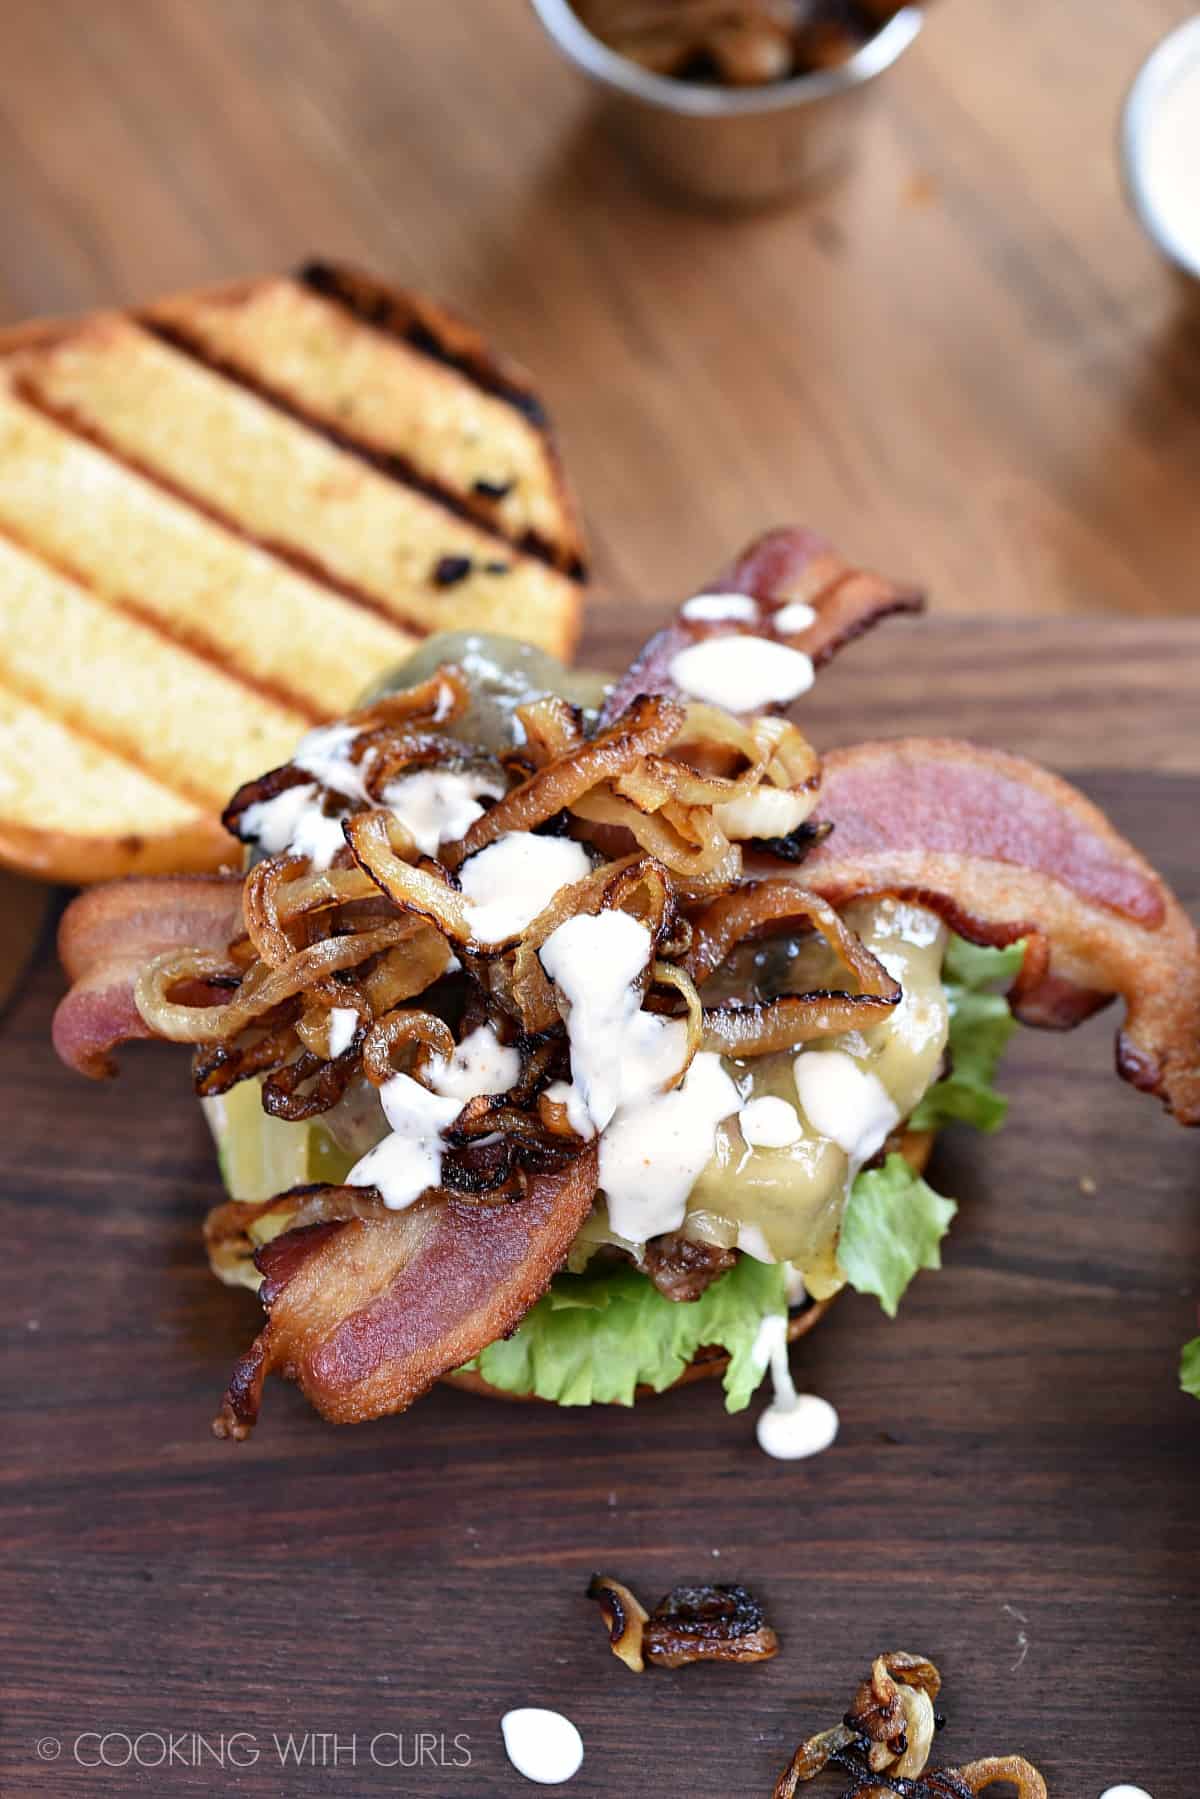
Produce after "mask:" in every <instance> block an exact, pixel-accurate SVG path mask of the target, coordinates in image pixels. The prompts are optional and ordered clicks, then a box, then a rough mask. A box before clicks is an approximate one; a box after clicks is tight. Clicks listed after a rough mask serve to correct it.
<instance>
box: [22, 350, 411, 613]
mask: <svg viewBox="0 0 1200 1799" xmlns="http://www.w3.org/2000/svg"><path fill="white" fill-rule="evenodd" d="M13 392H14V393H15V394H16V396H17V398H18V399H19V400H23V401H24V403H25V404H26V405H27V406H32V407H33V408H34V410H35V411H37V412H40V413H41V414H42V416H43V417H44V418H48V419H50V420H52V421H53V423H54V424H56V425H58V426H59V427H60V428H61V429H62V430H64V431H70V432H71V433H73V435H74V436H76V437H80V438H82V439H83V440H84V441H85V442H86V443H90V444H92V445H93V446H94V447H95V448H96V449H98V450H102V451H103V452H104V454H105V455H106V456H111V458H112V460H113V461H114V462H119V463H120V464H121V465H122V467H124V468H127V469H131V470H132V471H133V473H134V474H136V475H140V476H141V477H142V479H143V480H145V481H151V482H153V483H154V485H155V486H156V487H159V488H161V489H162V491H163V492H164V493H168V494H170V495H171V497H172V499H175V500H181V501H182V502H183V503H184V505H186V506H190V507H191V508H192V509H193V511H195V512H199V513H202V514H203V516H204V517H205V518H206V519H208V520H209V521H210V523H212V524H214V525H219V526H220V527H221V529H222V530H223V531H228V532H229V534H230V535H231V536H233V537H238V538H240V539H241V540H242V542H243V543H247V544H251V545H253V547H254V548H255V549H256V550H261V551H262V552H263V554H264V555H267V556H273V557H274V558H275V560H276V561H277V562H283V563H286V564H287V566H288V567H289V568H292V569H295V571H296V573H297V574H299V575H303V576H304V577H305V578H306V579H307V580H309V581H314V582H316V583H317V584H318V585H319V586H321V587H325V588H327V589H328V590H329V591H330V592H331V593H335V594H337V595H338V597H339V598H340V599H343V600H347V601H349V602H350V604H351V605H353V606H362V607H363V608H365V610H366V611H368V612H373V613H374V614H375V615H376V617H377V618H382V619H384V620H386V621H387V623H388V624H390V625H395V626H397V627H398V628H399V629H400V630H402V631H411V632H412V634H413V636H414V637H428V636H429V634H430V631H431V629H432V628H433V627H432V626H430V625H428V624H426V623H425V621H424V620H423V619H420V618H417V617H416V616H415V615H414V614H412V613H409V612H407V611H403V610H402V609H401V608H398V607H396V606H395V605H391V604H389V605H384V603H383V601H382V600H379V599H377V598H376V596H375V595H374V594H372V593H369V592H368V591H367V589H366V588H364V587H359V586H357V585H356V584H355V583H354V582H353V581H347V580H346V579H345V578H344V577H343V576H341V575H336V574H334V572H333V571H332V569H329V568H327V567H326V566H325V564H324V563H322V562H321V561H319V560H318V558H317V557H315V556H310V555H309V554H308V553H307V552H306V551H304V550H300V549H296V548H295V547H294V546H293V545H292V544H288V543H283V542H281V541H280V540H279V539H278V538H274V537H268V536H266V535H265V534H264V533H261V532H258V531H253V530H251V529H250V527H249V526H248V525H245V524H243V523H242V521H241V520H240V519H239V518H237V517H235V516H234V514H233V513H231V512H227V511H225V509H224V508H223V507H221V506H217V505H214V504H213V502H212V501H211V500H208V499H205V498H204V497H203V496H202V495H200V494H197V493H194V492H193V491H192V490H191V489H189V488H187V487H185V486H184V485H183V483H182V482H180V481H176V480H175V479H174V477H173V476H171V475H168V474H166V473H165V472H164V471H163V470H162V469H160V468H158V467H156V465H155V464H154V463H153V462H149V461H147V459H146V458H145V457H143V456H136V455H134V454H132V453H131V452H130V451H128V450H126V449H124V448H123V447H122V446H120V445H119V444H117V443H116V441H115V440H114V439H113V438H112V437H111V436H110V434H109V433H108V432H107V431H105V429H104V427H103V426H102V425H100V424H98V423H96V422H95V421H94V420H92V419H89V418H85V417H84V416H83V415H82V414H81V413H80V412H79V411H78V410H77V408H76V407H74V406H69V405H64V404H63V403H62V402H61V401H58V400H53V399H51V398H50V397H49V395H47V394H46V393H44V392H43V391H42V389H41V388H40V387H39V385H38V382H37V375H36V369H35V368H26V369H21V370H19V371H18V372H17V374H16V375H15V377H14V379H13Z"/></svg>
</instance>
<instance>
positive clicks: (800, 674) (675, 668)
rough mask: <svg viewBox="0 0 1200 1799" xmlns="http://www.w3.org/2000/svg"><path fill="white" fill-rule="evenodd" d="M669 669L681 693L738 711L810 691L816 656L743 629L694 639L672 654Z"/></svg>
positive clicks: (766, 706) (759, 708)
mask: <svg viewBox="0 0 1200 1799" xmlns="http://www.w3.org/2000/svg"><path fill="white" fill-rule="evenodd" d="M670 675H671V680H672V681H673V683H674V684H675V686H676V687H678V688H679V690H680V692H681V693H686V694H690V695H691V697H692V698H693V699H697V700H706V701H707V702H708V704H709V705H712V706H723V707H725V708H726V710H727V711H729V712H736V713H747V712H765V711H767V710H768V709H769V708H770V707H771V706H785V705H787V704H788V702H789V701H791V700H794V699H796V698H797V697H798V696H799V695H800V694H802V693H807V692H808V689H809V688H810V687H811V686H812V684H813V678H814V676H813V665H812V660H811V658H810V657H808V656H806V655H804V653H803V652H802V651H801V650H793V649H789V647H788V646H787V644H783V643H776V642H775V641H774V640H773V639H772V638H769V637H752V636H748V635H743V634H740V633H739V634H732V633H731V634H723V635H721V636H719V637H705V638H702V639H701V640H700V642H699V643H692V644H689V645H688V646H687V648H686V649H683V650H680V651H679V652H678V653H677V654H676V655H675V656H673V657H672V658H671V667H670Z"/></svg>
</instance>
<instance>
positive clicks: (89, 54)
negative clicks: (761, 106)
mask: <svg viewBox="0 0 1200 1799" xmlns="http://www.w3.org/2000/svg"><path fill="white" fill-rule="evenodd" d="M1191 10H1192V8H1191V6H1190V5H1189V4H1187V0H1056V3H1055V4H1047V0H943V3H942V4H940V5H938V7H937V8H936V9H935V10H934V11H933V12H931V15H930V18H929V21H928V24H927V27H926V30H925V32H924V34H923V36H922V38H921V40H919V42H918V44H917V45H916V47H915V48H914V49H913V51H912V52H911V53H910V54H909V56H908V57H907V58H905V59H904V61H903V62H902V64H901V65H900V66H899V67H898V68H897V69H896V70H895V71H893V72H892V74H891V75H889V77H888V78H887V80H886V83H884V84H881V86H880V89H879V101H880V104H879V107H878V109H877V113H876V115H875V117H874V118H873V119H871V121H870V123H869V126H868V129H867V130H866V132H865V133H864V139H863V144H862V155H861V159H860V163H859V167H858V169H857V171H856V173H855V175H854V177H853V178H852V179H851V180H850V181H849V182H848V183H847V184H846V185H844V186H843V187H841V188H840V189H839V190H837V191H836V192H834V193H832V194H830V195H829V196H828V197H826V198H824V199H822V200H821V201H820V202H819V203H818V204H815V205H812V206H809V207H807V208H803V209H800V210H796V211H784V212H780V213H776V214H773V215H771V216H766V217H757V218H749V219H741V220H733V221H731V220H724V219H714V218H711V217H699V216H689V215H687V214H684V213H679V212H671V211H668V210H665V209H664V208H663V207H661V206H660V205H659V204H658V203H657V202H656V201H655V200H654V199H653V197H652V196H650V195H648V194H646V193H644V192H642V191H640V189H639V185H638V183H637V181H636V179H635V178H634V177H633V176H631V174H630V172H629V171H628V170H627V168H626V167H625V165H624V164H623V162H622V159H621V157H620V155H619V154H618V153H617V152H616V150H615V149H614V148H613V147H612V146H611V145H610V144H609V143H608V142H607V141H606V139H605V138H604V136H603V133H601V132H600V131H598V130H597V129H596V126H595V121H594V117H593V111H592V106H591V102H590V97H589V95H588V93H587V92H586V91H585V90H584V89H583V88H582V87H581V86H579V85H577V84H576V82H575V80H574V79H573V78H572V76H571V75H570V73H569V71H568V70H567V69H566V68H565V67H564V66H563V65H561V64H560V62H559V61H558V58H557V54H556V52H555V51H554V50H553V49H552V48H551V46H550V45H549V43H548V42H547V41H546V40H545V39H544V38H543V36H542V34H541V30H540V27H539V26H538V25H537V23H536V22H535V20H534V19H533V18H532V16H531V15H530V13H529V11H528V9H527V7H526V5H525V4H523V3H522V0H443V3H442V4H433V3H430V4H422V3H421V0H6V4H5V6H4V8H3V13H4V21H3V35H2V43H0V219H3V222H4V228H3V230H2V231H0V321H10V320H15V319H17V318H19V317H22V316H23V315H25V314H28V313H34V312H42V311H64V310H73V309H79V308H84V307H90V306H94V305H97V304H101V303H105V302H111V301H114V300H134V299H141V298H145V297H146V296H147V295H148V294H151V293H154V292H157V291H161V290H165V289H171V288H177V287H181V286H186V285H189V284H193V283H197V282H205V281H211V280H214V279H217V278H223V277H226V276H230V275H235V274H243V273H246V272H249V271H255V270H259V269H266V268H273V267H285V266H289V265H291V264H293V263H294V262H296V261H297V260H298V259H299V258H301V257H303V256H305V255H307V254H310V253H312V252H314V251H319V252H322V253H325V254H327V255H330V256H344V257H349V258H355V259H358V260H360V261H362V262H364V263H366V264H368V265H369V266H371V267H373V268H375V269H377V270H378V271H379V272H380V273H382V274H385V275H388V276H390V277H392V278H394V279H396V280H398V281H401V282H409V283H412V284H414V285H417V286H421V287H424V288H427V289H429V290H431V291H433V292H435V293H437V294H440V295H441V296H442V297H443V298H445V299H447V300H449V301H451V302H452V303H454V304H455V305H457V306H459V307H460V308H462V309H464V310H465V311H467V312H468V313H469V314H471V315H472V316H473V317H475V318H476V319H477V320H479V321H480V322H481V323H482V324H484V325H485V326H486V327H487V328H488V329H489V330H490V331H492V332H493V333H494V335H495V336H496V338H497V340H498V341H499V342H500V343H501V344H502V345H505V346H507V347H508V348H509V349H510V350H511V351H512V352H513V353H515V354H517V355H519V356H520V357H521V358H522V359H524V360H525V361H526V362H528V363H529V364H530V365H531V367H532V368H533V369H534V370H535V371H536V372H537V374H538V376H539V379H540V380H541V382H542V385H543V387H544V390H545V393H546V395H547V397H548V399H549V401H550V402H551V405H552V407H553V411H554V413H555V415H556V417H557V419H558V420H559V422H560V424H561V427H562V432H563V435H564V438H565V441H566V446H567V450H568V454H569V458H570V466H571V468H572V470H573V472H574V476H575V480H576V484H577V486H578V488H579V491H580V493H581V495H582V497H583V501H584V506H585V510H586V513H587V518H588V523H589V527H590V532H591V536H592V540H593V543H594V546H595V550H596V564H597V573H598V576H599V579H600V589H601V592H602V594H605V595H607V596H610V597H611V596H614V595H617V594H620V595H622V596H623V597H624V598H626V599H628V598H630V597H638V598H642V597H645V596H646V595H659V596H665V595H667V594H670V593H674V592H677V591H680V589H681V588H683V587H685V586H686V583H687V582H688V581H689V580H690V579H691V578H692V577H693V576H694V575H696V574H701V575H702V574H704V573H706V572H707V571H709V570H710V569H713V568H716V567H717V566H719V565H720V563H721V562H722V561H723V560H724V559H725V558H726V557H727V556H728V555H729V553H730V550H731V548H732V547H734V546H736V545H738V544H740V543H741V542H742V541H743V540H744V539H746V538H748V537H749V536H751V535H753V534H754V533H755V532H756V531H758V530H760V529H761V528H762V527H764V526H765V525H768V524H773V523H778V522H783V521H788V520H792V519H805V520H808V521H810V522H813V523H816V524H819V525H821V526H822V527H823V528H825V529H826V530H828V531H829V532H830V533H831V534H833V535H835V536H836V537H837V538H838V539H839V541H841V542H842V543H843V544H844V545H845V547H846V548H847V549H848V550H850V551H852V552H853V553H854V554H855V555H858V556H861V557H863V558H865V559H867V560H874V561H875V562H876V563H878V564H879V565H881V566H884V567H886V568H888V569H895V570H896V572H898V573H904V574H908V573H912V574H915V575H919V576H920V578H921V579H922V580H924V581H926V582H928V584H929V585H930V587H931V588H932V589H933V591H934V593H935V594H936V596H937V601H938V604H939V606H940V607H941V608H942V609H954V610H964V611H970V610H975V611H1014V610H1015V611H1027V612H1062V611H1080V610H1087V611H1091V610H1103V611H1106V612H1110V613H1112V612H1122V611H1123V612H1136V613H1148V612H1171V613H1181V612H1188V611H1195V610H1198V609H1200V591H1198V584H1197V572H1196V571H1197V568H1198V567H1200V506H1197V504H1196V490H1197V478H1198V474H1200V309H1198V308H1197V306H1196V305H1195V303H1194V298H1193V297H1192V296H1190V295H1189V293H1188V292H1186V291H1185V289H1184V288H1183V286H1182V285H1181V284H1180V283H1178V282H1177V281H1176V280H1175V279H1174V278H1173V277H1172V276H1171V275H1170V274H1169V273H1168V271H1167V270H1166V269H1165V268H1164V267H1163V266H1162V265H1161V263H1160V262H1159V260H1158V258H1157V255H1156V254H1155V252H1154V251H1153V249H1152V248H1151V247H1150V246H1149V244H1148V243H1147V242H1146V241H1145V240H1144V239H1143V237H1142V235H1141V232H1140V230H1139V228H1138V226H1137V225H1136V223H1135V222H1134V220H1133V219H1132V217H1131V216H1130V215H1129V213H1128V211H1127V209H1126V206H1125V204H1124V201H1123V199H1122V196H1121V193H1120V187H1119V181H1118V175H1117V168H1116V158H1115V151H1114V143H1115V132H1116V123H1117V117H1118V111H1119V107H1120V102H1121V98H1122V95H1123V92H1124V90H1125V88H1126V87H1127V85H1128V83H1129V81H1130V80H1131V78H1132V76H1133V74H1134V71H1135V69H1136V68H1137V66H1138V64H1139V63H1140V61H1141V59H1142V58H1143V57H1144V56H1145V54H1146V53H1147V52H1148V50H1149V49H1150V47H1151V45H1152V44H1153V43H1154V42H1155V41H1156V39H1157V38H1158V37H1160V36H1161V35H1162V34H1163V33H1164V32H1165V31H1166V29H1167V28H1168V27H1169V26H1170V25H1172V24H1174V23H1176V22H1177V21H1178V20H1179V19H1181V18H1182V17H1184V16H1185V15H1186V14H1188V13H1189V12H1190V11H1191Z"/></svg>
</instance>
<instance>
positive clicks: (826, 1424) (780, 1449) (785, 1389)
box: [753, 1312, 838, 1462]
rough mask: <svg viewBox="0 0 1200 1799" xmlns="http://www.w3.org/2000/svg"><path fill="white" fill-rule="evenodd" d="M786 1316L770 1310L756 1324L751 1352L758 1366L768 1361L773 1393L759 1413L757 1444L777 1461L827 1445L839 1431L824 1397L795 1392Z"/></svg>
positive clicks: (790, 1459)
mask: <svg viewBox="0 0 1200 1799" xmlns="http://www.w3.org/2000/svg"><path fill="white" fill-rule="evenodd" d="M787 1324H788V1321H787V1316H786V1314H785V1313H783V1312H772V1313H770V1314H769V1315H768V1316H767V1317H766V1318H764V1319H763V1321H762V1323H761V1324H760V1325H759V1327H758V1336H757V1337H756V1338H755V1342H754V1350H753V1355H754V1359H755V1361H756V1362H757V1363H758V1365H759V1367H760V1368H765V1367H766V1366H767V1365H768V1364H770V1369H771V1381H772V1384H773V1386H774V1389H775V1397H774V1398H773V1399H772V1401H771V1403H770V1405H769V1406H767V1407H766V1409H765V1411H763V1412H761V1413H760V1414H759V1419H758V1423H757V1425H756V1426H755V1434H756V1436H757V1437H758V1446H759V1448H760V1449H762V1450H763V1451H765V1453H766V1454H767V1455H769V1456H774V1457H775V1459H776V1460H777V1461H781V1462H796V1461H801V1460H803V1458H804V1457H806V1456H810V1455H819V1454H820V1453H821V1451H822V1450H823V1449H828V1448H829V1446H830V1444H831V1443H832V1442H833V1441H834V1438H835V1437H836V1436H837V1433H838V1415H837V1412H836V1411H835V1410H834V1408H833V1407H832V1406H831V1405H830V1403H829V1401H828V1400H827V1399H820V1398H818V1396H817V1395H816V1394H815V1393H797V1391H796V1388H795V1386H794V1384H793V1382H792V1372H791V1369H790V1368H789V1366H788V1338H787Z"/></svg>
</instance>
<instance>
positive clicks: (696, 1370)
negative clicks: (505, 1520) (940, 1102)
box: [442, 1131, 937, 1405]
mask: <svg viewBox="0 0 1200 1799" xmlns="http://www.w3.org/2000/svg"><path fill="white" fill-rule="evenodd" d="M936 1135H937V1133H936V1131H904V1132H903V1133H902V1135H901V1138H900V1142H899V1145H898V1148H899V1151H900V1154H901V1155H902V1156H903V1157H904V1160H905V1161H906V1162H907V1163H908V1165H909V1167H910V1168H911V1169H912V1171H913V1173H914V1174H923V1173H924V1171H925V1168H926V1166H927V1164H928V1162H929V1157H930V1155H931V1154H932V1152H933V1143H934V1138H935V1137H936ZM833 1297H834V1299H836V1298H837V1295H836V1294H834V1296H833ZM832 1304H833V1299H822V1300H817V1301H815V1302H814V1303H813V1304H812V1305H809V1306H805V1308H804V1310H803V1311H802V1312H797V1313H796V1315H795V1317H793V1318H789V1320H788V1332H787V1334H788V1342H789V1343H795V1342H797V1341H798V1340H799V1339H800V1338H801V1337H805V1336H807V1335H808V1333H809V1331H810V1330H812V1329H813V1327H814V1325H816V1324H819V1323H820V1321H821V1319H822V1318H824V1316H825V1314H826V1312H827V1311H828V1310H829V1308H830V1306H831V1305H832ZM728 1366H729V1357H728V1356H727V1355H726V1353H725V1351H724V1350H723V1349H719V1348H717V1347H716V1345H715V1344H714V1345H712V1346H706V1347H704V1348H702V1349H700V1350H698V1351H697V1353H696V1356H695V1358H694V1359H693V1361H691V1362H690V1363H689V1364H688V1366H687V1367H686V1368H685V1369H684V1371H683V1373H682V1374H681V1375H680V1376H679V1379H678V1380H677V1381H673V1382H672V1384H671V1386H670V1387H664V1388H663V1391H664V1392H665V1393H670V1392H672V1391H673V1390H674V1388H675V1387H686V1386H690V1384H691V1383H692V1381H697V1380H712V1379H714V1378H715V1377H716V1376H718V1375H721V1374H724V1372H725V1370H726V1368H728ZM442 1380H443V1381H444V1382H445V1383H446V1385H447V1386H450V1387H459V1388H460V1389H461V1390H462V1391H463V1392H464V1393H478V1394H479V1395H480V1396H481V1397H482V1398H484V1399H504V1400H508V1401H510V1402H511V1403H515V1404H520V1405H525V1404H528V1403H529V1402H530V1401H532V1402H533V1403H534V1404H536V1405H553V1404H555V1401H554V1400H552V1399H543V1398H542V1397H541V1395H540V1394H538V1393H508V1392H505V1391H504V1389H503V1388H501V1387H493V1386H492V1384H491V1382H490V1381H486V1380H484V1378H483V1376H482V1374H475V1373H472V1372H471V1371H470V1370H460V1371H457V1372H455V1373H453V1374H443V1376H442ZM654 1396H655V1389H654V1388H653V1387H639V1388H638V1389H637V1392H636V1394H635V1395H634V1398H635V1400H637V1399H649V1398H653V1397H654ZM593 1403H595V1404H600V1405H615V1404H617V1403H618V1402H617V1401H616V1400H598V1401H594V1402H593Z"/></svg>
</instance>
